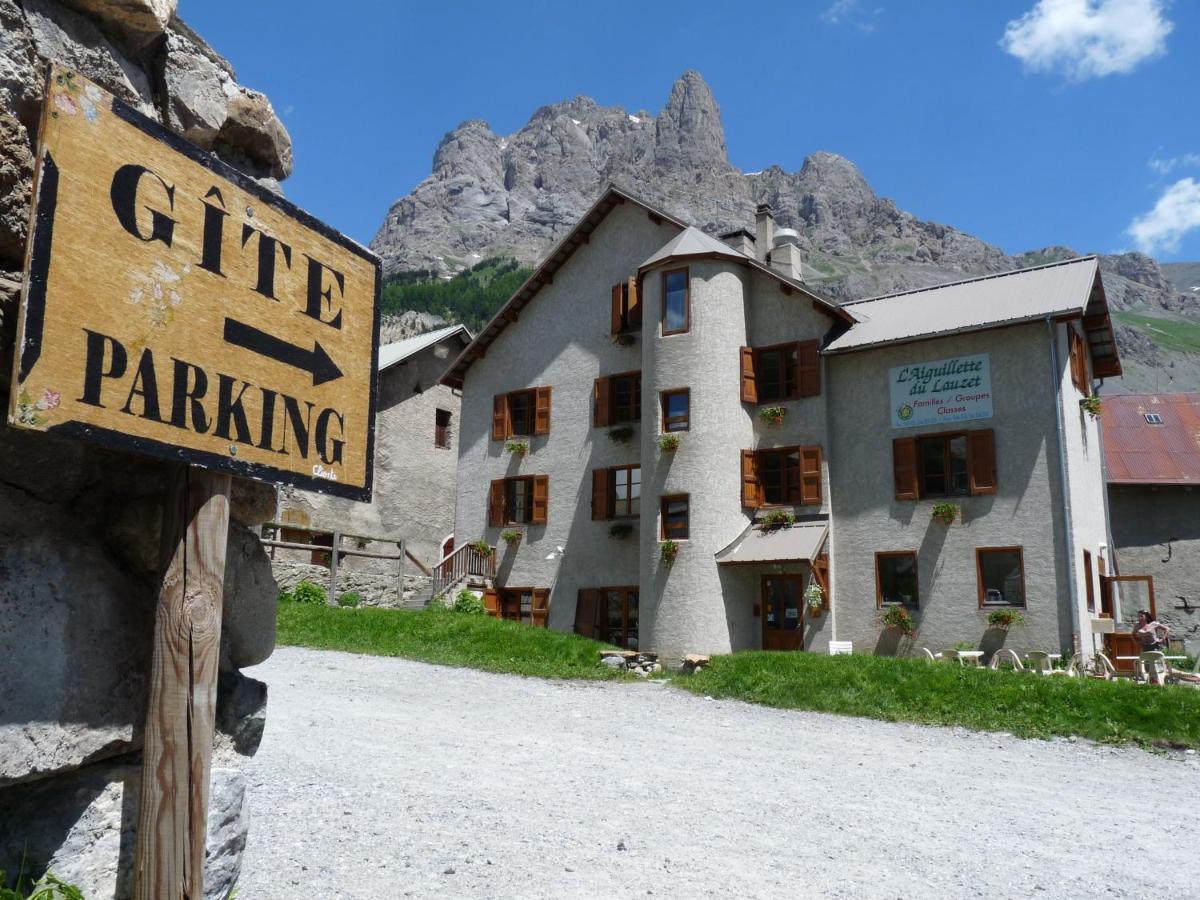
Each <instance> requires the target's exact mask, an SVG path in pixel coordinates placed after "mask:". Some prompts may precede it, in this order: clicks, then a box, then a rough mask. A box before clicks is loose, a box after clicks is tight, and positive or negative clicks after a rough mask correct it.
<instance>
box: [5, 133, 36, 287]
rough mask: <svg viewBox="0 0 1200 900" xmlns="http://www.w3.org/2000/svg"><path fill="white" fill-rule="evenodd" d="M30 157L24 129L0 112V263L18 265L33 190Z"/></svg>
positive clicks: (27, 138) (31, 160)
mask: <svg viewBox="0 0 1200 900" xmlns="http://www.w3.org/2000/svg"><path fill="white" fill-rule="evenodd" d="M32 179H33V154H32V153H31V152H30V150H29V135H28V134H26V132H25V126H24V125H22V124H21V123H20V122H19V121H18V120H17V119H16V118H15V117H13V116H11V115H9V114H8V113H7V112H0V259H3V260H5V261H6V262H8V263H11V264H16V265H21V263H22V262H23V260H24V255H25V234H26V228H27V227H28V222H29V200H30V196H31V194H32V188H33V181H32Z"/></svg>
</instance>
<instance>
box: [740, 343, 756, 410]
mask: <svg viewBox="0 0 1200 900" xmlns="http://www.w3.org/2000/svg"><path fill="white" fill-rule="evenodd" d="M742 402H743V403H757V402H758V382H757V380H756V379H755V375H754V348H753V347H743V348H742Z"/></svg>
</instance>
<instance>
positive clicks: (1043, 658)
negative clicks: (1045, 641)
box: [1026, 650, 1068, 675]
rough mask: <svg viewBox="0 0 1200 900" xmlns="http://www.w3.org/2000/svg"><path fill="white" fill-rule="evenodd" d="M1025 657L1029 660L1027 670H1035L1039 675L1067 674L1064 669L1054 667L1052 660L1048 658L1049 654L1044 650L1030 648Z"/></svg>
mask: <svg viewBox="0 0 1200 900" xmlns="http://www.w3.org/2000/svg"><path fill="white" fill-rule="evenodd" d="M1026 659H1027V660H1028V662H1029V671H1031V672H1036V673H1037V674H1039V675H1067V674H1068V672H1067V670H1066V669H1056V668H1054V662H1053V661H1052V660H1051V659H1050V654H1049V653H1047V652H1046V651H1045V650H1030V651H1029V653H1027V654H1026Z"/></svg>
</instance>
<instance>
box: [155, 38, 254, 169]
mask: <svg viewBox="0 0 1200 900" xmlns="http://www.w3.org/2000/svg"><path fill="white" fill-rule="evenodd" d="M219 60H220V57H216V58H214V55H213V54H211V53H210V52H206V48H205V47H204V46H203V45H201V44H198V43H196V42H195V41H194V40H192V39H191V38H190V36H189V35H187V34H184V33H182V32H181V31H179V30H177V29H176V28H174V27H173V28H172V29H171V30H169V31H168V32H167V37H166V47H165V52H164V58H163V81H164V83H165V84H166V87H167V103H166V116H167V121H166V125H167V127H168V128H170V129H171V130H172V131H177V132H179V133H180V134H182V135H183V136H184V137H185V138H187V139H188V140H189V141H191V142H192V143H193V144H196V145H197V146H199V147H203V148H204V149H206V150H208V149H211V148H212V145H213V142H214V141H215V140H216V138H217V135H218V134H219V133H220V131H221V127H222V126H223V125H224V124H225V121H226V119H227V118H228V116H229V102H230V100H232V99H233V98H234V97H236V96H237V93H238V87H237V84H236V83H235V82H234V79H233V73H232V70H230V69H229V68H228V66H227V65H226V66H223V65H221V64H220V61H219Z"/></svg>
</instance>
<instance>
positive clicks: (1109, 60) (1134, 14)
mask: <svg viewBox="0 0 1200 900" xmlns="http://www.w3.org/2000/svg"><path fill="white" fill-rule="evenodd" d="M1168 3H1169V0H1038V3H1037V5H1036V6H1035V7H1034V8H1033V9H1031V10H1030V11H1029V12H1027V13H1025V15H1023V16H1021V18H1019V19H1013V20H1012V21H1011V22H1009V23H1008V25H1007V26H1005V29H1004V37H1003V38H1002V39H1001V41H1000V46H1001V47H1003V48H1004V49H1005V50H1006V51H1008V52H1009V53H1011V54H1012V55H1013V56H1015V57H1017V58H1018V59H1019V60H1021V61H1022V62H1023V63H1025V66H1026V67H1027V68H1028V69H1031V70H1033V71H1035V72H1051V71H1054V70H1056V69H1060V70H1062V71H1064V72H1066V74H1067V75H1068V77H1070V78H1073V79H1075V80H1077V81H1083V80H1085V79H1087V78H1102V77H1104V76H1105V75H1114V74H1120V73H1125V72H1131V71H1133V69H1134V68H1136V67H1137V65H1138V63H1141V62H1143V61H1145V60H1147V59H1153V58H1154V57H1156V56H1162V55H1163V54H1164V53H1166V52H1167V47H1166V39H1167V35H1168V34H1170V33H1171V29H1172V28H1174V27H1175V26H1174V23H1172V22H1171V21H1170V20H1168V19H1167V18H1166V16H1165V13H1166V9H1167V5H1168Z"/></svg>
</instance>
